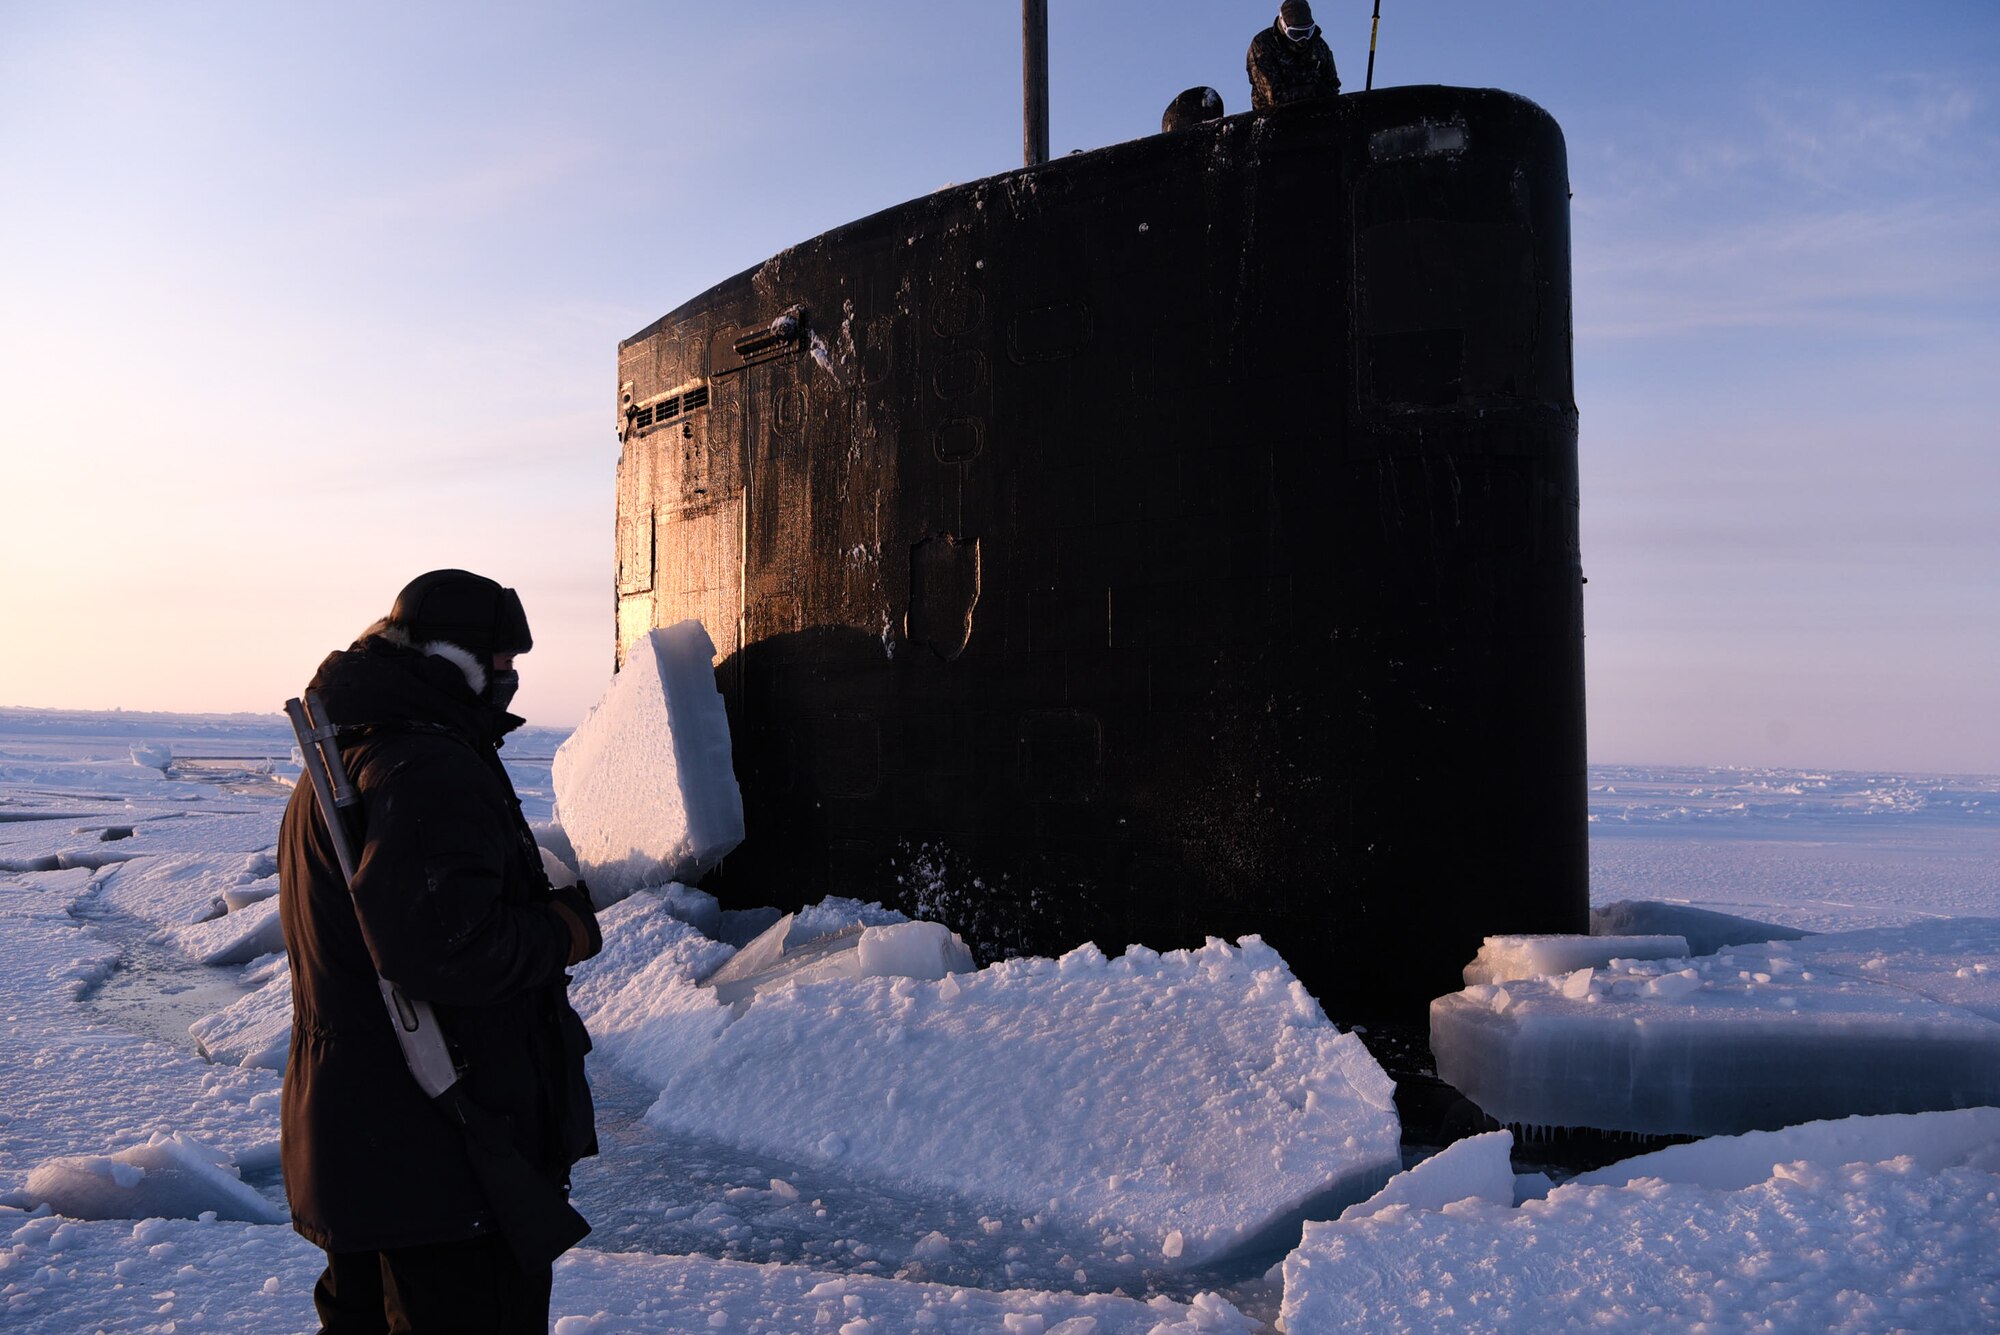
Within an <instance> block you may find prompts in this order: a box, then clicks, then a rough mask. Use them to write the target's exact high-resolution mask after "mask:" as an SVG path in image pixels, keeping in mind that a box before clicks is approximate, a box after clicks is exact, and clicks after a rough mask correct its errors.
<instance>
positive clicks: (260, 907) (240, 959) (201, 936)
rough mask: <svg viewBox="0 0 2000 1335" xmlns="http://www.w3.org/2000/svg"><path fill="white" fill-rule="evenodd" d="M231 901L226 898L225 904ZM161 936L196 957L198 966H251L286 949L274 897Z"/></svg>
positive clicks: (177, 928)
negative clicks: (255, 961) (266, 956)
mask: <svg viewBox="0 0 2000 1335" xmlns="http://www.w3.org/2000/svg"><path fill="white" fill-rule="evenodd" d="M227 902H228V897H227V894H225V898H224V903H225V904H227ZM161 936H162V937H163V939H165V940H166V941H168V942H170V943H172V944H173V945H174V946H176V947H178V948H179V949H181V950H184V951H186V952H187V953H188V954H189V955H192V956H193V957H194V961H195V963H197V964H248V963H249V962H250V961H251V960H254V959H257V958H258V957H259V956H262V955H269V954H271V953H272V952H274V951H279V950H283V949H284V948H285V933H284V928H283V927H282V926H281V925H280V924H279V922H278V901H277V899H276V898H275V897H273V896H268V895H266V896H263V897H261V898H257V899H253V900H251V901H249V902H248V903H246V904H244V905H243V907H241V908H240V909H237V910H235V911H233V912H230V913H226V914H224V915H223V916H222V917H219V918H210V919H209V920H208V921H206V922H198V923H193V924H190V925H188V926H184V927H170V928H168V929H167V930H166V931H165V932H163V933H161Z"/></svg>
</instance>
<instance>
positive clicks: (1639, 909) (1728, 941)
mask: <svg viewBox="0 0 2000 1335" xmlns="http://www.w3.org/2000/svg"><path fill="white" fill-rule="evenodd" d="M1590 934H1591V935H1592V936H1594V937H1618V936H1647V935H1652V936H1666V935H1669V934H1670V935H1672V936H1675V937H1678V938H1679V939H1680V941H1681V943H1682V944H1681V947H1680V950H1679V951H1678V952H1675V953H1678V954H1683V955H1686V954H1694V955H1713V954H1714V953H1715V952H1716V951H1718V950H1727V949H1729V947H1731V946H1744V945H1754V944H1755V943H1757V942H1759V941H1796V940H1798V939H1799V938H1801V937H1806V936H1811V935H1812V933H1811V932H1805V931H1800V930H1798V929H1796V928H1792V927H1781V926H1779V925H1778V924H1777V923H1774V922H1758V921H1757V920H1756V919H1755V918H1742V917H1738V916H1737V915H1736V914H1733V913H1717V912H1715V911H1714V910H1712V909H1698V908H1695V907H1693V906H1692V905H1689V904H1659V903H1653V902H1649V901H1637V900H1630V899H1621V900H1619V901H1618V902H1617V903H1615V904H1603V905H1593V906H1592V907H1591V910H1590ZM1632 957H1633V958H1635V959H1638V958H1646V957H1645V956H1643V955H1639V954H1634V955H1633V956H1632ZM1571 967H1573V968H1578V967H1581V966H1580V965H1573V966H1571ZM1548 972H1553V970H1548V969H1534V970H1530V971H1529V973H1528V974H1524V975H1521V976H1523V977H1529V976H1532V975H1533V974H1535V973H1548ZM1465 981H1466V982H1468V983H1490V982H1495V981H1498V980H1496V979H1492V978H1467V979H1466V980H1465Z"/></svg>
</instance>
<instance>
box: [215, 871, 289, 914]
mask: <svg viewBox="0 0 2000 1335" xmlns="http://www.w3.org/2000/svg"><path fill="white" fill-rule="evenodd" d="M277 893H278V878H277V877H276V876H264V877H260V878H259V879H257V880H254V881H249V882H246V883H245V884H243V885H232V886H230V887H229V888H228V889H227V890H224V891H223V892H222V904H223V907H225V908H227V909H228V910H229V911H230V912H231V913H234V912H236V911H237V910H238V909H247V908H249V907H250V906H251V905H252V904H259V903H262V902H263V901H264V900H267V899H269V898H271V897H272V896H273V895H276V894H277Z"/></svg>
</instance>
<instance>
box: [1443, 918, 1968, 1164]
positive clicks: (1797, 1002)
mask: <svg viewBox="0 0 2000 1335" xmlns="http://www.w3.org/2000/svg"><path fill="white" fill-rule="evenodd" d="M1578 939H1579V940H1583V941H1589V940H1597V939H1599V938H1578ZM1431 1051H1432V1055H1433V1056H1434V1057H1435V1058H1436V1062H1437V1072H1438V1075H1439V1078H1441V1079H1443V1080H1445V1081H1446V1082H1447V1083H1449V1084H1451V1085H1453V1086H1455V1087H1457V1088H1458V1089H1459V1090H1460V1091H1462V1092H1463V1093H1464V1094H1465V1095H1466V1096H1467V1097H1468V1098H1470V1099H1472V1100H1473V1102H1475V1103H1477V1104H1478V1105H1479V1106H1480V1108H1482V1109H1483V1110H1484V1111H1485V1112H1487V1113H1488V1114H1489V1115H1491V1116H1493V1117H1495V1118H1498V1119H1499V1120H1500V1121H1502V1122H1510V1123H1515V1124H1521V1125H1531V1126H1589V1127H1599V1128H1604V1129H1608V1130H1618V1131H1634V1132H1646V1133H1652V1134H1672V1133H1685V1134H1694V1135H1716V1134H1726V1133H1731V1132H1740V1131H1747V1130H1755V1129H1762V1130H1773V1129H1776V1128H1778V1127H1782V1126H1786V1125H1789V1124H1792V1123H1795V1122H1803V1121H1811V1120H1816V1119H1820V1118H1827V1117H1840V1116H1846V1115H1848V1114H1852V1113H1890V1112H1922V1111H1928V1110H1932V1109H1943V1108H1964V1107H1973V1106H1978V1105H1982V1104H1991V1103H2000V918H1979V919H1966V918H1958V919H1933V920H1930V921H1927V922H1922V923H1918V924H1915V925H1913V926H1909V927H1898V928H1874V929H1869V930H1865V931H1860V932H1837V933H1828V934H1825V935H1819V936H1813V937H1809V938H1805V939H1803V940H1795V941H1783V942H1772V943H1767V944H1763V945H1756V946H1739V947H1733V948H1731V949H1728V950H1724V951H1722V952H1720V953H1718V954H1715V955H1705V956H1700V957H1696V958H1682V959H1678V960H1618V961H1616V962H1614V963H1612V964H1610V965H1608V966H1605V967H1600V968H1594V969H1590V970H1579V971H1577V972H1576V973H1573V974H1569V975H1566V976H1554V975H1550V976H1543V977H1537V978H1518V979H1513V980H1510V981H1508V982H1507V983H1506V984H1505V985H1504V986H1499V987H1496V986H1493V985H1490V984H1479V985H1474V986H1471V987H1468V988H1466V989H1465V990H1464V991H1462V992H1458V993H1455V994H1453V995H1451V996H1445V997H1440V998H1438V999H1437V1000H1435V1001H1433V1002H1432V1003H1431Z"/></svg>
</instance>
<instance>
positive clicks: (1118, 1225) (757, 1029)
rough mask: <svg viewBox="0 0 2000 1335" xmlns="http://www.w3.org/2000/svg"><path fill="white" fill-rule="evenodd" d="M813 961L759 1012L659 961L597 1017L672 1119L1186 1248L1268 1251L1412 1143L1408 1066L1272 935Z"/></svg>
mask: <svg viewBox="0 0 2000 1335" xmlns="http://www.w3.org/2000/svg"><path fill="white" fill-rule="evenodd" d="M909 926H910V927H921V926H923V924H909ZM866 939H867V933H866V931H864V932H862V933H860V934H858V935H857V937H856V940H855V946H854V951H853V952H851V953H853V954H855V955H857V956H858V954H859V952H860V950H861V949H862V943H863V941H865V940H866ZM880 939H881V940H882V941H883V943H884V945H885V946H886V947H889V948H890V950H889V952H888V953H892V954H897V955H901V954H902V953H903V946H904V945H905V944H911V945H912V950H911V954H917V953H920V952H918V951H916V950H915V948H914V946H915V944H916V940H915V934H912V941H911V942H910V943H904V942H902V941H900V940H899V939H898V938H896V937H894V936H892V935H891V936H884V937H882V938H880ZM745 953H746V954H747V953H749V952H747V951H746V952H745ZM759 953H760V954H767V953H768V952H759ZM786 953H789V952H780V954H779V957H778V963H779V965H780V966H782V961H783V956H784V954H786ZM801 953H805V952H803V951H802V952H801ZM905 962H907V960H905ZM767 967H768V966H767ZM792 981H793V982H794V983H795V984H796V985H787V986H777V987H770V988H764V989H761V990H759V991H757V993H756V995H755V997H754V999H753V1000H752V1001H751V1003H750V1004H749V1005H747V1006H745V1007H744V1008H743V1009H742V1010H741V1011H740V1012H737V1011H735V1010H734V1008H732V1007H731V1006H730V1005H727V1004H725V1003H724V1002H723V1001H722V1000H721V999H720V998H719V997H718V996H717V995H716V989H714V988H702V987H696V986H694V985H693V984H692V983H691V982H689V983H685V984H682V983H677V982H676V981H675V980H674V978H673V976H672V974H671V973H670V972H667V971H661V970H649V971H647V972H644V973H641V974H639V975H636V976H634V977H633V979H632V980H631V982H630V983H629V984H628V985H626V986H625V987H624V988H623V989H621V990H620V991H619V992H618V993H617V994H616V995H614V996H611V997H609V998H607V999H606V1001H605V1002H604V1003H603V1004H602V1005H601V1006H599V1007H597V1008H596V1009H595V1011H594V1012H593V1015H592V1017H591V1021H590V1023H591V1027H592V1032H593V1034H594V1035H595V1036H597V1038H598V1046H599V1050H600V1051H601V1052H602V1053H603V1054H604V1055H605V1056H606V1057H607V1058H608V1059H609V1060H612V1061H614V1062H616V1063H617V1064H619V1065H620V1066H622V1067H624V1068H625V1069H626V1070H628V1071H629V1072H631V1073H632V1074H634V1075H635V1076H637V1077H638V1078H640V1079H642V1080H644V1081H646V1082H647V1083H648V1084H650V1085H652V1086H653V1087H654V1088H656V1089H658V1090H660V1096H659V1098H658V1099H657V1100H656V1101H655V1102H654V1104H653V1107H652V1110H651V1112H650V1113H649V1114H648V1120H650V1121H652V1122H653V1123H654V1124H655V1125H658V1126H660V1127H662V1128H664V1129H668V1130H672V1131H675V1132H677V1133H681V1134H686V1135H691V1136H696V1137H701V1138H705V1139H713V1140H718V1141H721V1142H724V1143H727V1144H732V1145H736V1146H738V1147H741V1148H743V1149H746V1150H750V1151H753V1152H757V1153H763V1154H771V1155H776V1156H779V1157H782V1158H785V1159H788V1160H791V1161H794V1162H801V1163H806V1164H831V1163H834V1162H838V1163H839V1164H840V1165H841V1167H842V1168H843V1169H844V1170H845V1171H848V1172H852V1173H855V1174H858V1175H863V1176H872V1177H877V1178H882V1179H887V1180H890V1181H893V1182H898V1183H902V1184H906V1185H910V1186H918V1187H925V1188H941V1189H944V1190H948V1191H953V1192H957V1193H959V1194H961V1195H964V1196H967V1197H970V1198H973V1199H978V1200H985V1201H994V1202H997V1203H1001V1204H1004V1205H1006V1206H1008V1207H1009V1208H1011V1209H1017V1210H1019V1211H1020V1212H1021V1214H1022V1215H1023V1216H1024V1217H1030V1216H1032V1217H1036V1218H1040V1219H1044V1220H1046V1221H1047V1222H1048V1223H1050V1224H1051V1226H1054V1227H1059V1228H1069V1229H1077V1230H1090V1231H1092V1232H1093V1233H1102V1232H1105V1231H1115V1232H1118V1233H1124V1234H1130V1235H1132V1236H1133V1238H1134V1239H1135V1242H1136V1243H1137V1245H1136V1246H1135V1247H1134V1250H1135V1251H1136V1252H1139V1253H1141V1254H1143V1255H1144V1256H1146V1257H1147V1258H1150V1259H1152V1260H1153V1261H1155V1262H1156V1263H1157V1264H1159V1265H1161V1266H1163V1267H1168V1268H1180V1267H1187V1266H1197V1265H1201V1264H1205V1263H1208V1262H1211V1261H1215V1260H1218V1259H1220V1258H1222V1257H1224V1256H1227V1255H1228V1254H1230V1253H1232V1252H1239V1251H1243V1250H1246V1249H1248V1250H1255V1249H1257V1248H1258V1247H1260V1246H1262V1245H1265V1244H1266V1243H1268V1242H1269V1241H1270V1240H1271V1236H1272V1234H1273V1233H1275V1232H1280V1231H1283V1230H1286V1229H1291V1230H1296V1228H1297V1227H1298V1220H1299V1218H1300V1217H1301V1212H1302V1211H1303V1210H1304V1209H1305V1208H1307V1206H1308V1205H1309V1204H1311V1205H1312V1206H1313V1207H1314V1208H1319V1209H1331V1210H1335V1211H1337V1210H1339V1209H1340V1208H1341V1207H1342V1206H1344V1205H1347V1204H1350V1203H1352V1202H1353V1201H1357V1200H1361V1199H1364V1198H1366V1197H1367V1196H1369V1195H1370V1194H1372V1193H1373V1192H1374V1191H1375V1190H1376V1189H1377V1188H1378V1187H1380V1186H1381V1185H1382V1183H1383V1182H1385V1181H1387V1180H1388V1178H1389V1176H1390V1174H1391V1173H1392V1172H1393V1171H1394V1170H1395V1169H1396V1168H1397V1167H1398V1166H1399V1164H1400V1162H1401V1160H1400V1155H1399V1151H1398V1131H1399V1128H1398V1123H1397V1119H1396V1111H1395V1101H1394V1085H1393V1084H1392V1082H1391V1081H1390V1080H1389V1078H1388V1076H1387V1075H1386V1074H1384V1073H1383V1071H1382V1068H1381V1067H1380V1066H1378V1065H1376V1063H1375V1061H1374V1059H1373V1058H1372V1057H1370V1056H1369V1054H1368V1051H1367V1049H1366V1048H1364V1047H1363V1046H1362V1045H1361V1041H1360V1040H1359V1039H1358V1038H1356V1037H1355V1036H1353V1035H1352V1034H1343V1033H1341V1032H1340V1031H1339V1030H1338V1029H1336V1028H1335V1027H1334V1026H1333V1025H1332V1024H1331V1023H1329V1022H1328V1020H1327V1019H1326V1016H1325V1014H1324V1013H1323V1012H1322V1011H1321V1010H1320V1007H1319V1004H1318V1003H1317V1002H1316V1001H1314V1000H1313V998H1312V996H1311V995H1310V994H1308V993H1307V992H1306V991H1305V990H1304V988H1302V987H1301V986H1300V985H1299V983H1298V982H1297V980H1296V979H1295V978H1294V977H1293V975H1292V973H1291V970H1290V969H1289V968H1287V967H1286V965H1285V963H1284V961H1283V960H1282V959H1280V958H1279V956H1278V954H1277V952H1275V951H1274V950H1272V949H1271V948H1270V947H1269V946H1268V945H1265V944H1264V943H1263V942H1262V941H1260V940H1259V939H1257V938H1256V937H1245V938H1244V939H1243V941H1242V942H1241V943H1240V944H1239V945H1237V946H1230V945H1227V944H1225V943H1223V942H1221V941H1210V942H1209V943H1208V945H1206V946H1205V947H1203V948H1202V949H1200V950H1195V951H1174V952H1170V953H1168V954H1159V953H1157V952H1154V951H1150V950H1146V949H1144V948H1141V947H1134V948H1133V949H1131V950H1129V951H1128V952H1127V953H1126V954H1125V955H1124V956H1123V957H1121V958H1119V959H1115V960H1113V959H1107V958H1105V956H1104V954H1103V953H1102V952H1101V951H1099V950H1098V949H1097V948H1096V947H1095V946H1085V947H1081V948H1079V949H1077V950H1075V951H1072V952H1071V953H1070V954H1068V955H1066V956H1064V957H1063V958H1061V959H1059V960H1052V959H1014V960H1007V961H1004V962H1002V963H999V964H995V965H992V966H990V967H989V968H986V969H983V970H980V971H979V972H976V973H965V974H958V973H954V974H950V975H948V976H946V977H943V978H941V979H939V980H937V981H935V982H932V981H924V980H920V979H914V978H873V977H866V978H849V977H838V978H825V979H820V980H818V981H814V982H807V983H799V982H797V980H796V979H794V980H792ZM1294 1236H1295V1234H1294Z"/></svg>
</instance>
